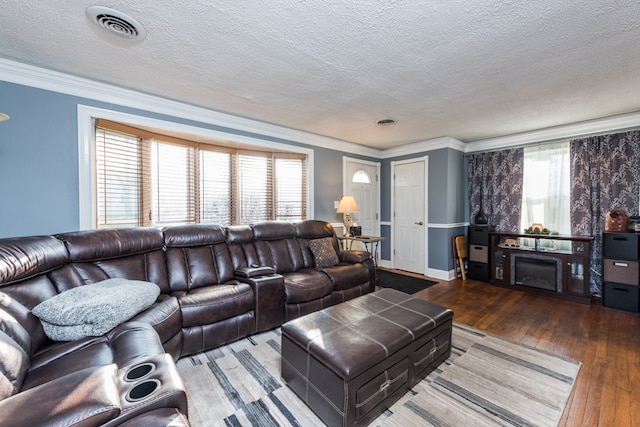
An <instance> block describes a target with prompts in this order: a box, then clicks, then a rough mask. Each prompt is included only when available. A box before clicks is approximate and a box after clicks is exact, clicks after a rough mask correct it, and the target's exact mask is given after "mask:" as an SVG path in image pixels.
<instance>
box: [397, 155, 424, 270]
mask: <svg viewBox="0 0 640 427" xmlns="http://www.w3.org/2000/svg"><path fill="white" fill-rule="evenodd" d="M415 162H423V163H424V236H423V238H422V242H424V271H422V272H420V273H421V274H423V275H425V276H426V275H427V272H428V271H429V156H423V157H416V158H413V159H406V160H398V161H392V162H391V239H390V240H391V268H394V266H395V252H396V251H395V242H396V221H395V215H394V212H395V203H396V195H395V187H396V178H395V177H396V166H398V165H403V164H407V163H415Z"/></svg>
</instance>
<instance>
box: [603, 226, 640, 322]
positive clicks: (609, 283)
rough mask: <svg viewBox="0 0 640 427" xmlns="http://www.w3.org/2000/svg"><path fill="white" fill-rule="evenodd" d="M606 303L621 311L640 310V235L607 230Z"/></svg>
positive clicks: (604, 258)
mask: <svg viewBox="0 0 640 427" xmlns="http://www.w3.org/2000/svg"><path fill="white" fill-rule="evenodd" d="M602 242H603V248H602V255H603V260H602V264H603V270H604V272H603V276H602V277H603V278H604V283H603V292H602V305H604V306H605V307H613V308H619V309H621V310H627V311H633V312H635V313H638V312H639V311H640V299H639V296H638V285H639V284H640V265H639V263H640V235H638V234H635V233H604V234H603V236H602Z"/></svg>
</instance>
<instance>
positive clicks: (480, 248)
mask: <svg viewBox="0 0 640 427" xmlns="http://www.w3.org/2000/svg"><path fill="white" fill-rule="evenodd" d="M483 248H484V246H474V247H473V249H475V250H476V251H481V250H482V249H483Z"/></svg>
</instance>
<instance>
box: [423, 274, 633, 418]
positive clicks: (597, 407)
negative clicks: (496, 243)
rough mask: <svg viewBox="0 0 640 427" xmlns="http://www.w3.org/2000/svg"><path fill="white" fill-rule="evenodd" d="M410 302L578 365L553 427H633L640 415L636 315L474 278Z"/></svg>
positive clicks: (428, 291)
mask: <svg viewBox="0 0 640 427" xmlns="http://www.w3.org/2000/svg"><path fill="white" fill-rule="evenodd" d="M414 296H416V297H420V298H425V299H427V300H429V301H432V302H435V303H438V304H440V305H443V306H446V307H449V308H451V309H452V310H453V311H454V320H455V321H457V322H460V323H465V324H467V325H470V326H473V327H476V328H479V329H483V330H485V331H488V332H491V333H494V334H497V335H500V336H503V337H506V338H509V339H511V340H513V341H518V342H521V343H524V344H527V345H530V346H533V347H536V348H540V349H544V350H546V351H549V352H553V353H556V354H561V355H564V356H566V357H569V358H571V359H574V360H577V361H580V362H582V366H581V368H580V372H579V374H578V378H577V380H576V385H575V387H574V390H573V393H572V395H571V397H570V398H569V401H568V403H567V407H566V408H565V411H564V414H563V416H562V419H561V421H560V424H559V425H560V426H632V425H634V423H635V425H637V423H638V422H639V421H638V416H639V415H640V315H639V314H636V313H629V312H625V311H621V310H616V309H612V308H608V307H603V306H601V305H599V304H592V305H586V304H579V303H574V302H569V301H564V300H560V299H556V298H552V297H548V296H544V295H537V294H532V293H529V292H522V291H514V290H510V289H504V288H500V287H496V286H491V285H489V284H487V283H483V282H477V281H473V280H466V281H463V280H461V279H456V280H453V281H450V282H444V281H442V282H440V283H438V284H437V285H434V286H431V287H430V288H427V289H425V290H423V291H420V292H418V293H417V294H415V295H414Z"/></svg>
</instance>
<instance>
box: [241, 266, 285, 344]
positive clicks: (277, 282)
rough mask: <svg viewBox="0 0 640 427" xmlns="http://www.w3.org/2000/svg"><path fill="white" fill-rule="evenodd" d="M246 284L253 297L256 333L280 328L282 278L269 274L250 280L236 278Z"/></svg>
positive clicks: (283, 317) (282, 318) (282, 294)
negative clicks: (249, 287)
mask: <svg viewBox="0 0 640 427" xmlns="http://www.w3.org/2000/svg"><path fill="white" fill-rule="evenodd" d="M238 280H240V281H241V282H243V283H248V284H249V285H250V286H251V288H252V289H253V294H254V296H255V302H256V305H255V309H254V310H255V319H256V332H260V331H266V330H269V329H272V328H275V327H276V326H280V325H281V324H283V323H284V321H285V307H284V301H285V294H284V277H283V276H282V275H281V274H270V275H267V276H257V277H251V278H238Z"/></svg>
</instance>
